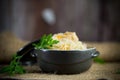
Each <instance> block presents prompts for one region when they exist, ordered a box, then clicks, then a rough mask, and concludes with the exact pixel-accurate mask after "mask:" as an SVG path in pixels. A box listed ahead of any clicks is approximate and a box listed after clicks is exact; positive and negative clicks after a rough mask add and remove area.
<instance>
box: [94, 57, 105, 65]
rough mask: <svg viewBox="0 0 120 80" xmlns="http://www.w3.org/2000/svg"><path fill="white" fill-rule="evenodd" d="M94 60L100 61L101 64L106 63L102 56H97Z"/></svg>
mask: <svg viewBox="0 0 120 80" xmlns="http://www.w3.org/2000/svg"><path fill="white" fill-rule="evenodd" d="M93 61H94V62H96V63H99V64H104V63H105V61H104V60H103V59H102V58H100V57H95V58H94V59H93Z"/></svg>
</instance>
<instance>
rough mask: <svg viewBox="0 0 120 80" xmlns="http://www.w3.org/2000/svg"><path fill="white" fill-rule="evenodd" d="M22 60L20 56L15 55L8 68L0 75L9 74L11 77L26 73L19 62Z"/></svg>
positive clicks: (4, 68)
mask: <svg viewBox="0 0 120 80" xmlns="http://www.w3.org/2000/svg"><path fill="white" fill-rule="evenodd" d="M21 58H22V56H18V55H17V54H15V55H14V56H13V58H12V60H11V62H10V64H9V65H8V66H5V67H3V68H2V69H1V70H0V73H8V74H9V75H14V74H23V73H25V70H24V68H23V66H21V64H20V62H19V60H20V59H21Z"/></svg>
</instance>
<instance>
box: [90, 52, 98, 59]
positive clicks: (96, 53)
mask: <svg viewBox="0 0 120 80" xmlns="http://www.w3.org/2000/svg"><path fill="white" fill-rule="evenodd" d="M99 54H100V52H99V51H96V52H94V53H92V54H91V55H92V58H95V57H97V56H99Z"/></svg>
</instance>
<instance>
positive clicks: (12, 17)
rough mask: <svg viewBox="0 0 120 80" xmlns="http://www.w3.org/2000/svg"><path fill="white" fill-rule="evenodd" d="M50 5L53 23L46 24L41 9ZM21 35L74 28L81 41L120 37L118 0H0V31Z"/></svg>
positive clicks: (29, 36)
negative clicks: (53, 17)
mask: <svg viewBox="0 0 120 80" xmlns="http://www.w3.org/2000/svg"><path fill="white" fill-rule="evenodd" d="M46 8H51V9H53V10H54V12H55V15H56V23H55V24H53V25H49V24H47V23H46V22H45V21H44V20H43V19H42V17H41V12H42V11H43V10H44V9H46ZM5 31H11V32H13V33H14V34H15V35H17V36H18V37H20V38H21V39H25V40H31V41H32V40H35V39H38V38H39V37H40V36H41V35H43V34H48V33H58V32H65V31H74V32H76V33H77V35H78V36H79V38H80V40H82V41H83V40H84V41H98V42H104V41H116V42H119V41H120V0H0V32H5Z"/></svg>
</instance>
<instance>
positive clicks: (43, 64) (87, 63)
mask: <svg viewBox="0 0 120 80" xmlns="http://www.w3.org/2000/svg"><path fill="white" fill-rule="evenodd" d="M51 37H52V39H53V42H54V40H55V42H56V41H58V42H57V43H55V44H53V45H52V46H47V48H48V49H35V53H36V54H37V63H38V66H40V68H41V70H42V71H43V72H50V73H57V74H75V73H81V72H84V71H86V70H88V69H89V68H90V67H91V65H92V58H93V57H97V56H98V55H99V52H98V51H96V49H95V48H87V45H86V44H84V43H82V42H81V41H79V39H78V37H77V35H76V33H75V32H65V33H58V34H54V35H53V36H51ZM47 40H50V41H51V42H52V40H51V39H46V41H47ZM48 42H49V41H48ZM42 43H43V44H44V42H42Z"/></svg>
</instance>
